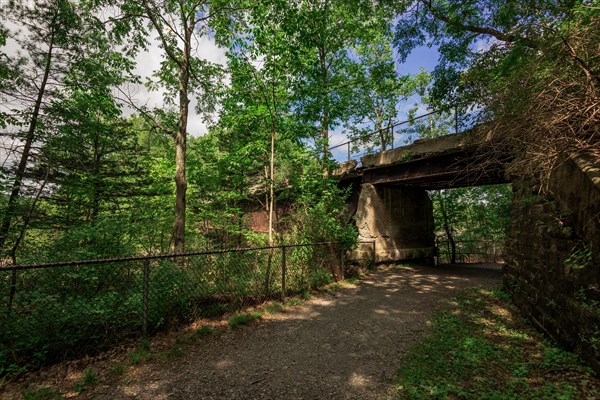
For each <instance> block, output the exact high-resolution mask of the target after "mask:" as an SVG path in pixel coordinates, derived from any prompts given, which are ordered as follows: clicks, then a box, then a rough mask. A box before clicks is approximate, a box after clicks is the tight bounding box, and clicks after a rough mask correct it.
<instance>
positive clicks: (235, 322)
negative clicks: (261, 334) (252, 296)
mask: <svg viewBox="0 0 600 400" xmlns="http://www.w3.org/2000/svg"><path fill="white" fill-rule="evenodd" d="M261 317H262V314H261V313H260V312H258V311H250V312H249V313H242V314H236V315H233V316H231V317H229V320H228V321H227V323H228V324H229V327H230V328H232V329H235V328H237V327H238V326H240V325H245V324H248V323H250V322H252V321H254V320H257V319H260V318H261Z"/></svg>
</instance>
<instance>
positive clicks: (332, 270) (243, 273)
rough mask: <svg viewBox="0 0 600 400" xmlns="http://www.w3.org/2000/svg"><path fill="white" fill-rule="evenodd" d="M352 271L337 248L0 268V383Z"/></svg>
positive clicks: (236, 251)
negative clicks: (3, 378) (11, 375)
mask: <svg viewBox="0 0 600 400" xmlns="http://www.w3.org/2000/svg"><path fill="white" fill-rule="evenodd" d="M343 268H344V250H343V246H341V245H339V244H335V243H313V244H302V245H285V246H275V247H260V248H247V249H233V250H219V251H206V252H196V253H186V254H182V255H177V256H176V255H172V254H170V255H156V256H146V257H134V258H124V259H106V260H88V261H78V262H77V261H75V262H65V263H52V264H40V265H27V266H8V267H4V268H0V296H1V299H2V300H1V301H2V303H1V304H0V375H5V374H7V373H12V372H18V371H19V370H22V369H23V368H36V367H39V366H41V365H43V364H47V363H51V362H56V361H60V360H61V359H64V358H69V357H74V356H78V355H82V354H90V353H96V352H98V351H101V350H103V349H106V348H108V347H110V346H111V345H115V344H117V343H119V342H120V341H122V340H123V339H126V338H135V337H139V336H141V335H145V334H151V333H153V332H156V331H158V330H162V329H166V328H168V327H170V326H173V325H174V324H179V323H182V322H185V321H191V320H194V319H197V318H212V317H221V316H223V315H226V314H229V313H234V312H236V311H239V310H241V309H242V308H244V307H247V306H253V305H257V304H259V303H262V302H265V301H267V300H271V299H281V298H284V297H285V296H289V295H293V294H297V293H302V292H304V291H306V290H313V289H316V288H318V287H320V286H322V285H325V284H327V283H329V282H332V281H333V280H335V279H336V278H337V279H340V278H341V277H342V276H343ZM340 274H342V275H340Z"/></svg>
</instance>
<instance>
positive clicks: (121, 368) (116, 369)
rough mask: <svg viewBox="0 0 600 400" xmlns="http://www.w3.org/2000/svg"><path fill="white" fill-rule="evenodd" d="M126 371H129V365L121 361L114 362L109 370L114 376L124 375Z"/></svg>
mask: <svg viewBox="0 0 600 400" xmlns="http://www.w3.org/2000/svg"><path fill="white" fill-rule="evenodd" d="M125 372H127V366H126V365H124V364H121V363H118V364H114V365H113V366H111V367H110V369H109V370H108V373H109V374H111V375H113V376H122V375H125Z"/></svg>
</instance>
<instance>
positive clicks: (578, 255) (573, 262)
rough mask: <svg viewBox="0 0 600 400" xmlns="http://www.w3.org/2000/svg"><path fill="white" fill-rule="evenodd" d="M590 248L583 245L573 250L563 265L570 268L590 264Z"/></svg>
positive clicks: (583, 266)
mask: <svg viewBox="0 0 600 400" xmlns="http://www.w3.org/2000/svg"><path fill="white" fill-rule="evenodd" d="M592 261H593V254H592V250H591V249H590V248H589V247H587V246H585V247H583V248H580V249H577V250H575V251H574V252H573V253H572V254H571V255H570V256H569V257H568V258H567V259H566V260H565V265H566V266H567V268H570V269H572V270H578V269H584V268H586V267H589V266H591V265H592Z"/></svg>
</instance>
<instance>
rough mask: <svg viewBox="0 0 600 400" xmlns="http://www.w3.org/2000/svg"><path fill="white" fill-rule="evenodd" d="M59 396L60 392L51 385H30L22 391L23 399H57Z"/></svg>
mask: <svg viewBox="0 0 600 400" xmlns="http://www.w3.org/2000/svg"><path fill="white" fill-rule="evenodd" d="M60 398H61V395H60V392H59V391H58V390H56V389H54V388H51V387H37V386H34V385H30V386H29V387H27V389H25V391H24V392H23V399H24V400H57V399H60Z"/></svg>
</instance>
